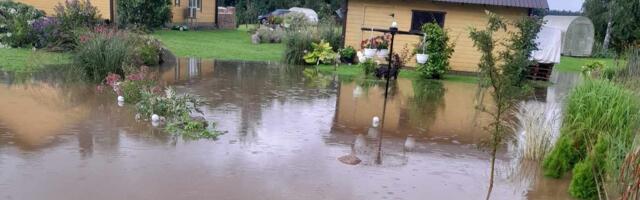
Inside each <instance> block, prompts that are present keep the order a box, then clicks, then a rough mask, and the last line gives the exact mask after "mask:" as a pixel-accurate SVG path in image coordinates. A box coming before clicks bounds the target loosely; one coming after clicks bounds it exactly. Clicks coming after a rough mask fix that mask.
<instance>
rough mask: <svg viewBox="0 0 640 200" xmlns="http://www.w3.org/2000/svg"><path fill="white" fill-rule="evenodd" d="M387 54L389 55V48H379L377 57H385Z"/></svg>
mask: <svg viewBox="0 0 640 200" xmlns="http://www.w3.org/2000/svg"><path fill="white" fill-rule="evenodd" d="M387 56H389V49H380V50H378V57H379V58H386V57H387Z"/></svg>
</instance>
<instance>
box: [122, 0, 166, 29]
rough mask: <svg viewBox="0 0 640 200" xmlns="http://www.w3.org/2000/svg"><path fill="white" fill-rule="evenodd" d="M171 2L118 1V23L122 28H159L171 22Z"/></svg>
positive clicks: (164, 0)
mask: <svg viewBox="0 0 640 200" xmlns="http://www.w3.org/2000/svg"><path fill="white" fill-rule="evenodd" d="M171 14H172V13H171V0H156V1H140V0H119V1H118V22H119V25H120V26H122V27H131V26H142V27H144V28H147V29H154V28H160V27H162V26H164V24H165V23H167V22H170V21H171Z"/></svg>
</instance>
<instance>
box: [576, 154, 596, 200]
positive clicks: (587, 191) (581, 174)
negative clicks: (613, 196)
mask: <svg viewBox="0 0 640 200" xmlns="http://www.w3.org/2000/svg"><path fill="white" fill-rule="evenodd" d="M593 167H594V166H593V163H592V162H591V161H588V160H584V161H581V162H579V163H577V164H576V165H575V167H574V168H573V179H572V180H571V184H570V185H569V193H570V194H571V196H573V197H575V198H578V199H598V188H597V187H598V184H597V183H596V177H595V176H594V172H593Z"/></svg>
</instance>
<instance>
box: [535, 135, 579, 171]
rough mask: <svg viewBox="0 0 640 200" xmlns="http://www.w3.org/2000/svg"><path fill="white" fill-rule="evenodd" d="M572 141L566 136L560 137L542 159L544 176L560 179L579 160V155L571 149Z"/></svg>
mask: <svg viewBox="0 0 640 200" xmlns="http://www.w3.org/2000/svg"><path fill="white" fill-rule="evenodd" d="M573 145H574V143H573V139H572V138H571V137H568V136H564V135H563V136H560V138H559V139H558V141H557V142H556V144H555V147H554V148H553V149H552V150H551V152H550V153H549V154H547V156H546V157H545V159H544V162H543V165H542V167H543V169H544V175H545V176H548V177H553V178H561V177H563V176H564V174H565V173H566V172H568V171H569V170H571V168H572V167H573V165H574V164H575V163H576V162H577V161H578V160H579V159H580V158H579V153H578V152H577V151H576V149H574V148H572V147H573Z"/></svg>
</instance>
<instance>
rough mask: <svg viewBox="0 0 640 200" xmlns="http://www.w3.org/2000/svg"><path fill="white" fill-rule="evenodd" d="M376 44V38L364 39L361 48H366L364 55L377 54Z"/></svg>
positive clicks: (368, 56) (371, 56)
mask: <svg viewBox="0 0 640 200" xmlns="http://www.w3.org/2000/svg"><path fill="white" fill-rule="evenodd" d="M376 46H377V45H376V40H375V38H370V39H366V40H362V42H361V48H362V49H364V57H365V58H373V56H375V55H376Z"/></svg>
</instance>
